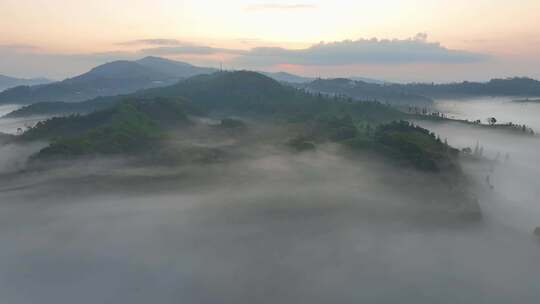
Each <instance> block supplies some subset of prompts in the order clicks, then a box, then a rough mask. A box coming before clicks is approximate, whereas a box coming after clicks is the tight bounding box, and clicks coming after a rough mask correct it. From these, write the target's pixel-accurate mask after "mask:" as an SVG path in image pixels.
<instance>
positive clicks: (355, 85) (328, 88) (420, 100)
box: [297, 78, 433, 105]
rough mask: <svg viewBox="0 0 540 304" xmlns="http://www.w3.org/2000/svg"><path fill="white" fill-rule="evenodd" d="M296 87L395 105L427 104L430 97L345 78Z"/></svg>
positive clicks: (390, 86)
mask: <svg viewBox="0 0 540 304" xmlns="http://www.w3.org/2000/svg"><path fill="white" fill-rule="evenodd" d="M297 87H299V88H302V89H305V90H308V91H310V92H317V93H323V94H329V95H344V96H348V97H351V98H353V99H356V100H362V101H368V100H370V101H379V102H382V103H390V104H395V105H429V104H431V103H432V102H433V101H432V100H431V99H430V98H427V97H425V96H422V95H421V94H416V93H412V92H409V91H408V90H406V88H402V87H400V86H397V85H388V84H377V83H368V82H365V81H355V80H351V79H346V78H336V79H317V80H314V81H312V82H308V83H303V84H298V85H297Z"/></svg>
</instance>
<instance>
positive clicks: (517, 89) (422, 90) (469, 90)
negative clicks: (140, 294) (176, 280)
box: [393, 77, 540, 98]
mask: <svg viewBox="0 0 540 304" xmlns="http://www.w3.org/2000/svg"><path fill="white" fill-rule="evenodd" d="M393 86H394V87H399V88H400V89H403V90H405V91H407V92H411V93H414V94H422V95H424V96H428V97H431V98H444V97H469V96H531V97H538V96H540V81H538V80H535V79H532V78H528V77H511V78H504V79H500V78H495V79H491V80H490V81H488V82H470V81H464V82H459V83H447V84H426V83H410V84H404V85H397V84H396V85H393Z"/></svg>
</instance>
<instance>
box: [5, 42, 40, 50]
mask: <svg viewBox="0 0 540 304" xmlns="http://www.w3.org/2000/svg"><path fill="white" fill-rule="evenodd" d="M2 49H3V50H11V51H32V50H37V49H39V47H37V46H35V45H31V44H21V43H13V44H0V50H2Z"/></svg>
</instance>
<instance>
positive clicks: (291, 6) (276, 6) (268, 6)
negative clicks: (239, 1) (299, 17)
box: [246, 3, 318, 11]
mask: <svg viewBox="0 0 540 304" xmlns="http://www.w3.org/2000/svg"><path fill="white" fill-rule="evenodd" d="M316 8H318V6H317V5H314V4H301V3H261V4H253V5H249V6H248V7H247V8H246V10H248V11H265V10H281V11H284V10H307V9H316Z"/></svg>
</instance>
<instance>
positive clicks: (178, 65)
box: [136, 56, 217, 78]
mask: <svg viewBox="0 0 540 304" xmlns="http://www.w3.org/2000/svg"><path fill="white" fill-rule="evenodd" d="M136 62H137V63H138V64H140V65H142V66H144V67H147V68H149V69H153V70H155V71H159V72H160V73H163V74H166V75H168V76H170V77H173V78H189V77H193V76H196V75H201V74H211V73H214V72H217V69H213V68H206V67H198V66H194V65H191V64H189V63H185V62H180V61H175V60H169V59H165V58H160V57H154V56H148V57H145V58H143V59H140V60H137V61H136Z"/></svg>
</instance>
